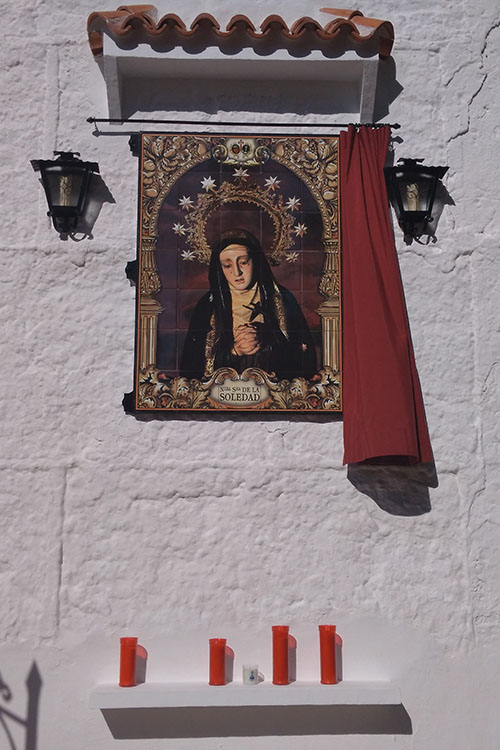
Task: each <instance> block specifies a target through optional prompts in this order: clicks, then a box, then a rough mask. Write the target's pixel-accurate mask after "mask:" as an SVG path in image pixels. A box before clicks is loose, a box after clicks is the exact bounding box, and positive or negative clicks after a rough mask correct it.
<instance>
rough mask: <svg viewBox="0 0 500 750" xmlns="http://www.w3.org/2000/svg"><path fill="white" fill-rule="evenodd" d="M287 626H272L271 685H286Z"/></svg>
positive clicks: (287, 680)
mask: <svg viewBox="0 0 500 750" xmlns="http://www.w3.org/2000/svg"><path fill="white" fill-rule="evenodd" d="M288 630H289V627H288V625H273V684H274V685H288V684H289V682H290V679H289V674H288Z"/></svg>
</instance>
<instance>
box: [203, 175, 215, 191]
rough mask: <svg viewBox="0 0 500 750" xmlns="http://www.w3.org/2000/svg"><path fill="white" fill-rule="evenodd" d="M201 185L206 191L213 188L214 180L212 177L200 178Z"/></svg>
mask: <svg viewBox="0 0 500 750" xmlns="http://www.w3.org/2000/svg"><path fill="white" fill-rule="evenodd" d="M201 186H202V188H203V190H206V191H207V192H208V191H209V190H215V180H214V179H213V177H204V178H203V179H202V180H201Z"/></svg>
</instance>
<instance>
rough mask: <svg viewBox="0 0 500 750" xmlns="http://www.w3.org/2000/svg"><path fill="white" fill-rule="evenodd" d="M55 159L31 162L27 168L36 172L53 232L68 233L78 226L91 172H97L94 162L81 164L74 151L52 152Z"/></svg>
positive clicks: (76, 152)
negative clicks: (31, 168) (30, 167)
mask: <svg viewBox="0 0 500 750" xmlns="http://www.w3.org/2000/svg"><path fill="white" fill-rule="evenodd" d="M54 156H57V159H32V160H31V166H32V167H33V169H34V170H35V172H40V175H41V178H42V184H43V187H44V190H45V195H46V196H47V203H48V206H49V210H48V212H47V215H48V216H51V217H52V223H53V224H54V228H55V230H56V232H59V233H60V234H69V233H70V232H73V231H74V230H75V229H76V228H77V225H78V219H79V218H80V216H81V215H82V212H83V210H84V207H85V202H86V200H87V195H88V189H89V185H90V180H91V177H92V174H93V173H98V172H99V165H98V164H97V163H96V162H91V161H82V160H81V159H79V158H78V157H79V156H80V154H79V153H78V151H54Z"/></svg>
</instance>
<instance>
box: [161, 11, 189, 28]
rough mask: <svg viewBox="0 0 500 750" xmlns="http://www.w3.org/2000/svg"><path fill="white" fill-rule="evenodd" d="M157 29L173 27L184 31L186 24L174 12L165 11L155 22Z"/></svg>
mask: <svg viewBox="0 0 500 750" xmlns="http://www.w3.org/2000/svg"><path fill="white" fill-rule="evenodd" d="M156 27H157V29H158V30H162V31H163V29H175V30H176V31H181V32H182V31H186V24H185V23H184V21H183V20H182V18H180V17H179V16H178V15H177V14H176V13H166V14H165V15H164V16H162V17H161V18H160V20H159V21H158V23H157V24H156Z"/></svg>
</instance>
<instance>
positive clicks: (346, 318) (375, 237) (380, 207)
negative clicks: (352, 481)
mask: <svg viewBox="0 0 500 750" xmlns="http://www.w3.org/2000/svg"><path fill="white" fill-rule="evenodd" d="M389 137H390V129H389V127H382V128H371V127H369V126H362V127H360V128H358V129H357V128H356V127H354V126H350V127H349V130H348V131H347V132H342V133H341V134H340V201H341V208H342V213H341V216H342V258H343V260H342V273H343V292H342V306H343V318H342V325H343V335H344V344H343V411H344V463H358V462H361V461H377V460H379V461H382V462H384V463H418V462H420V461H422V462H424V461H432V460H433V456H432V448H431V444H430V440H429V433H428V430H427V423H426V419H425V411H424V405H423V401H422V393H421V390H420V384H419V380H418V374H417V370H416V366H415V359H414V354H413V346H412V342H411V335H410V328H409V325H408V316H407V313H406V305H405V299H404V294H403V286H402V283H401V276H400V272H399V264H398V258H397V254H396V248H395V244H394V234H393V230H392V225H391V221H390V216H389V203H388V200H387V192H386V186H385V179H384V173H383V167H384V163H385V157H386V153H387V146H388V143H389Z"/></svg>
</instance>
